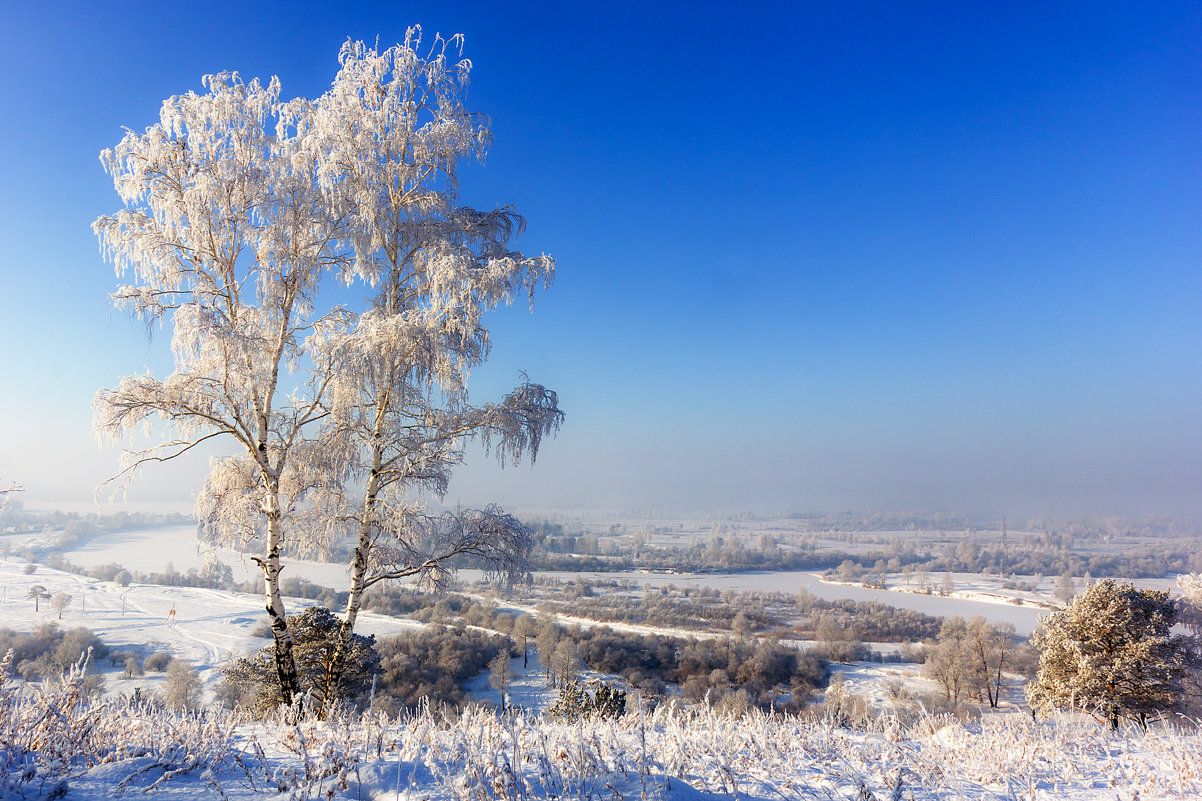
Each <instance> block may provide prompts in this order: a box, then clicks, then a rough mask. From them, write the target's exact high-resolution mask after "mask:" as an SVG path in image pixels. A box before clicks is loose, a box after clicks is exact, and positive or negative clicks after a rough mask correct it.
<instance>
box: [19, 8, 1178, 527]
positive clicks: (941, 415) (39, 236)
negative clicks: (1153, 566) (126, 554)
mask: <svg viewBox="0 0 1202 801" xmlns="http://www.w3.org/2000/svg"><path fill="white" fill-rule="evenodd" d="M81 5H82V4H81ZM348 5H353V6H354V8H347V7H346V6H348ZM980 5H982V4H964V3H959V4H950V3H949V4H906V5H905V7H902V4H896V3H880V4H864V3H840V4H829V3H827V4H817V3H787V4H786V3H780V4H755V3H744V4H737V5H730V4H710V3H689V4H680V5H673V4H660V5H659V6H658V7H656V8H654V9H648V8H641V7H640V6H639V5H637V4H600V5H595V6H584V5H581V4H569V3H562V4H558V3H557V4H551V3H547V4H516V3H515V4H497V3H457V4H446V3H406V2H390V3H380V4H378V5H374V6H373V4H370V3H360V4H341V3H329V4H316V3H315V4H288V5H286V6H280V7H279V8H282V9H286V10H284V11H281V10H277V8H276V7H274V6H270V5H262V6H254V5H253V4H251V5H247V4H242V3H238V4H224V3H211V4H206V5H205V6H204V7H203V9H202V10H201V11H199V12H198V11H195V10H194V7H193V6H190V5H188V4H154V5H153V6H150V5H148V6H146V7H139V6H138V5H136V4H116V7H115V9H110V10H100V9H93V10H81V9H77V8H74V7H72V6H64V5H61V4H55V3H42V4H28V5H27V7H25V8H19V9H16V10H12V11H9V12H6V13H7V16H8V20H9V21H8V24H7V25H6V26H5V29H4V31H3V32H2V33H0V37H3V47H0V77H2V78H3V80H0V107H2V108H4V109H6V113H5V114H4V115H3V121H2V122H0V153H3V158H2V159H0V279H2V281H0V305H2V312H3V313H2V314H0V341H2V342H4V343H5V347H4V349H3V352H2V353H0V368H2V372H0V375H3V376H4V385H3V389H2V390H0V477H3V478H9V477H11V478H13V479H16V480H19V481H21V482H22V483H24V484H25V485H26V486H27V488H28V490H29V491H28V494H27V503H29V504H31V505H34V504H35V503H36V502H37V501H62V500H85V499H87V498H89V497H90V493H91V490H92V487H93V486H94V485H95V484H96V482H97V481H99V480H100V479H102V478H104V477H105V475H106V474H107V473H109V472H111V471H112V470H113V468H114V467H115V464H116V454H115V452H114V451H112V450H106V451H99V450H98V449H97V447H96V445H95V444H94V441H93V440H92V438H91V435H90V401H91V397H92V395H93V394H94V392H95V391H96V389H98V388H100V387H101V386H109V385H112V384H114V383H115V382H116V381H117V380H118V378H119V377H120V376H122V375H124V374H128V373H133V372H139V371H141V370H142V369H144V367H146V366H149V367H151V368H152V369H155V370H156V371H159V372H162V371H164V370H165V369H167V368H168V367H169V363H168V361H167V354H166V348H167V339H166V337H159V338H156V339H154V340H152V341H151V342H149V343H148V342H147V338H146V336H145V333H144V330H143V329H142V328H141V326H140V325H139V324H138V323H135V322H132V321H129V320H127V319H125V318H124V317H123V316H122V315H120V314H118V313H116V312H114V311H111V310H110V309H109V308H108V306H107V301H106V297H107V293H108V292H110V291H111V290H112V289H113V288H114V287H115V285H116V279H115V277H114V276H113V273H112V271H111V268H110V267H109V266H108V265H106V264H105V263H104V262H103V261H102V260H101V258H100V256H99V253H98V251H97V247H96V242H95V239H94V238H93V236H92V234H91V231H90V228H89V225H90V223H91V221H92V220H93V219H95V218H96V217H97V216H99V215H101V214H104V213H108V212H110V211H112V210H113V209H115V208H116V207H117V206H118V204H119V201H118V198H117V196H116V193H115V192H114V191H113V189H112V185H111V182H110V181H109V180H108V178H107V177H106V176H105V175H104V173H103V171H102V170H101V168H100V164H99V162H98V160H97V154H98V153H99V151H100V150H101V149H103V148H105V147H110V146H112V145H113V144H115V143H116V142H117V140H118V139H119V138H120V136H121V129H122V126H127V127H130V128H133V129H135V130H141V129H143V128H145V127H146V126H147V125H149V124H151V123H152V122H153V121H155V119H156V117H157V111H158V106H159V104H160V103H161V101H162V100H163V99H164V98H165V97H167V96H168V95H171V94H175V93H180V92H184V91H188V90H199V89H200V76H201V75H202V74H205V73H208V72H216V71H220V70H228V69H233V70H238V71H240V72H241V73H242V74H243V75H244V76H263V77H266V76H269V75H273V74H274V75H278V76H279V77H280V79H281V81H282V82H283V87H284V93H285V94H286V95H289V96H291V95H308V96H312V95H315V94H317V93H320V92H321V91H322V90H323V89H324V87H325V86H326V85H327V84H328V82H329V81H330V80H331V79H332V77H333V75H334V71H335V69H336V66H337V65H336V54H337V51H338V47H339V46H340V44H341V43H342V42H343V41H344V40H345V39H346V37H348V36H350V37H354V38H362V39H368V40H374V39H375V38H376V37H377V36H378V37H379V40H380V42H381V43H382V44H390V43H393V42H396V41H399V40H400V39H401V38H402V36H403V33H404V29H405V27H406V26H407V25H410V24H413V23H421V24H422V25H423V27H424V28H425V29H426V31H427V32H428V33H433V32H435V31H439V32H442V33H452V32H462V33H463V34H464V35H465V36H466V48H465V55H466V56H467V57H469V58H471V59H472V61H473V62H474V65H475V69H474V72H473V78H472V87H471V91H470V93H469V96H468V99H469V105H470V106H471V107H472V108H474V109H475V110H478V111H482V112H485V113H487V114H489V115H490V116H491V118H492V127H493V132H494V135H495V145H494V147H493V149H492V151H491V153H490V154H489V156H488V160H487V162H486V164H484V165H483V166H479V167H472V168H470V169H468V170H465V172H464V173H463V176H462V189H463V194H464V196H465V198H466V199H467V200H468V201H470V202H472V203H473V204H475V205H477V206H482V207H491V206H493V205H495V204H497V203H514V204H516V205H517V207H518V208H519V210H521V211H522V212H523V213H524V214H525V215H526V217H527V219H528V221H529V228H528V230H527V233H526V234H525V236H524V237H523V239H522V240H521V242H520V244H521V246H522V247H523V248H524V249H526V250H528V251H535V252H539V251H546V252H548V253H551V254H552V255H554V256H555V257H556V258H557V259H558V262H559V276H558V278H557V281H556V285H555V286H554V287H553V288H552V289H551V290H550V291H548V292H546V293H544V294H543V295H541V296H540V297H539V298H538V299H537V301H536V306H535V310H534V313H533V314H528V313H527V312H526V310H525V308H524V307H522V308H515V309H510V310H508V311H504V312H499V313H497V314H496V315H495V316H494V317H493V319H492V326H493V332H494V343H495V346H494V351H493V358H492V360H491V361H490V363H489V364H488V366H487V367H485V368H484V369H482V370H480V371H479V372H478V373H477V375H476V379H477V380H476V383H475V385H474V387H475V389H477V390H478V392H479V395H478V397H480V398H481V399H486V398H488V397H492V396H495V395H498V394H500V393H501V392H503V391H504V389H505V388H506V387H507V386H512V384H513V383H514V382H515V381H516V379H517V375H518V371H520V370H526V371H528V372H529V374H530V376H531V377H532V378H533V379H535V380H538V381H540V382H542V383H545V384H547V385H548V386H551V387H553V388H554V389H556V390H558V391H559V393H560V396H561V400H562V403H563V406H564V407H565V409H566V410H567V412H568V418H567V422H566V424H565V427H564V429H563V432H562V433H561V435H560V437H559V438H558V439H557V440H555V441H552V442H550V443H548V444H547V445H546V447H545V450H544V452H543V454H542V456H541V457H540V459H539V463H538V466H537V467H536V468H535V469H534V470H533V471H531V470H529V469H528V468H526V467H524V466H523V467H519V468H517V469H513V468H511V469H509V470H507V471H505V472H504V473H502V472H500V471H499V470H497V469H495V468H494V467H492V466H491V465H489V464H487V463H486V462H484V461H483V460H481V459H475V460H473V464H472V465H471V466H470V467H469V468H468V469H466V470H464V471H463V473H462V475H461V478H460V479H459V480H457V481H456V483H455V484H454V485H453V487H452V491H451V494H452V496H453V499H461V500H463V501H464V502H482V501H487V500H490V499H493V498H496V499H499V500H502V501H506V502H508V503H511V504H515V505H518V506H526V507H531V506H534V507H543V508H547V507H568V506H573V505H583V506H592V507H601V506H604V507H614V506H618V507H634V506H638V507H647V506H660V507H663V508H667V509H698V510H751V509H763V510H810V509H817V510H823V509H830V510H835V509H914V508H932V507H937V508H944V509H949V510H955V511H966V512H972V513H977V514H981V515H983V516H989V517H998V516H1000V515H1001V514H1002V513H1003V512H1008V513H1009V514H1011V516H1015V515H1025V514H1035V513H1039V512H1049V513H1085V512H1100V513H1121V514H1146V513H1163V514H1177V515H1190V516H1198V517H1202V422H1200V412H1199V410H1200V409H1202V378H1200V377H1199V367H1200V366H1202V315H1200V314H1199V311H1200V301H1202V269H1200V267H1202V264H1200V261H1202V258H1200V257H1202V233H1200V227H1199V222H1200V217H1202V203H1200V201H1202V180H1200V179H1202V147H1200V142H1199V132H1200V131H1202V102H1200V101H1202V80H1200V79H1202V9H1199V8H1198V6H1196V5H1190V4H1184V3H1183V4H1174V3H1163V4H1154V5H1152V4H1139V3H1129V4H1096V3H1095V4H1084V3H1082V4H1067V3H1064V4H1056V5H1055V8H1054V9H1049V8H1047V7H1046V6H1047V4H1029V5H1025V4H1004V7H1003V6H1002V4H999V7H998V8H996V9H983V8H978V7H977V6H980ZM203 470H204V460H203V459H196V460H193V461H192V462H191V463H190V464H184V465H179V466H174V467H172V468H170V469H166V470H162V471H159V472H158V474H157V475H148V476H147V477H146V479H145V480H144V481H143V482H142V484H141V485H140V486H138V487H136V488H135V489H134V490H133V491H132V492H131V495H130V497H131V499H134V500H161V499H173V498H179V499H186V498H187V497H188V495H189V493H190V492H191V490H192V489H193V488H194V486H195V485H196V483H198V481H199V477H200V476H201V475H202V473H203Z"/></svg>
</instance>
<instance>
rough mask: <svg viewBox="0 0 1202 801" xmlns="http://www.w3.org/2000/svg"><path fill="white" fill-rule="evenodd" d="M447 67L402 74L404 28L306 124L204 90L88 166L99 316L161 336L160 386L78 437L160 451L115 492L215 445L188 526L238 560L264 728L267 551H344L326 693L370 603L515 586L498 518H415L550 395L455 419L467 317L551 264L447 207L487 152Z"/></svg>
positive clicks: (259, 101)
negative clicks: (141, 436) (257, 630)
mask: <svg viewBox="0 0 1202 801" xmlns="http://www.w3.org/2000/svg"><path fill="white" fill-rule="evenodd" d="M460 44H461V40H460V39H459V38H458V37H453V38H452V39H450V40H445V39H443V38H441V37H435V40H434V43H433V45H432V46H431V47H429V48H427V49H426V50H425V51H422V50H421V47H422V44H421V35H420V29H417V28H413V29H410V31H408V32H407V34H406V38H405V41H404V43H403V44H401V45H397V46H396V47H393V48H389V49H386V50H384V51H383V52H377V51H376V50H374V49H371V48H368V47H366V46H364V45H362V44H359V43H351V42H348V43H347V45H346V46H344V47H343V50H342V53H341V56H340V62H341V69H340V70H339V72H338V75H337V77H336V79H335V81H334V83H333V85H332V86H331V88H330V90H329V91H328V92H326V93H325V94H324V95H322V96H321V97H319V98H318V99H316V100H312V101H310V100H305V99H297V100H293V101H290V102H281V100H280V86H279V82H278V80H275V79H273V80H272V81H271V82H270V83H269V84H268V85H267V86H266V87H264V86H262V85H261V84H260V83H259V82H258V81H251V82H250V83H244V82H243V81H242V80H241V79H240V78H239V77H238V76H237V75H236V74H228V73H223V74H220V75H217V76H208V77H206V78H205V87H206V89H207V90H208V91H207V93H206V94H203V95H197V94H193V93H189V94H187V95H182V96H177V97H172V98H170V99H168V100H167V101H166V102H165V103H164V104H163V109H162V112H161V115H160V122H159V123H158V124H156V125H154V126H152V127H151V128H149V129H148V130H147V131H146V133H145V134H136V133H133V132H130V133H128V134H127V135H126V137H125V139H124V140H123V141H122V142H121V144H120V145H118V147H117V148H116V149H114V150H110V151H106V152H105V153H104V154H102V161H103V162H104V164H105V166H106V168H107V169H108V170H109V171H110V173H112V175H113V178H114V183H115V185H116V187H117V190H118V192H119V194H120V195H121V197H122V199H123V200H124V201H125V203H126V208H125V209H124V210H122V211H120V212H118V213H117V214H114V215H111V216H106V217H102V218H100V219H99V220H97V222H96V223H95V226H94V228H95V230H96V233H97V235H98V236H99V237H100V240H101V244H102V247H103V250H104V252H105V254H106V255H107V256H108V257H109V258H111V259H112V261H113V262H114V264H115V265H116V268H117V272H118V274H119V275H126V274H132V275H133V279H134V280H133V283H132V284H131V285H130V286H127V287H123V288H122V289H120V290H119V291H118V292H117V293H116V295H115V296H114V299H115V301H116V303H117V305H118V306H120V307H123V308H126V309H128V310H130V311H132V312H133V313H134V314H136V315H138V316H140V317H142V318H143V319H145V320H146V321H147V322H148V324H155V323H159V322H169V323H170V324H171V325H172V327H173V340H172V347H173V351H174V354H175V369H174V372H173V373H172V374H171V375H169V376H167V377H166V378H163V379H159V378H156V377H154V376H152V375H149V374H147V375H143V376H138V377H130V378H126V379H123V380H122V381H121V383H120V384H119V385H118V386H117V387H116V388H115V389H107V390H102V391H101V392H100V393H98V395H97V398H96V402H95V409H96V429H97V432H98V434H99V436H100V437H101V439H102V440H106V439H111V438H117V437H120V436H123V435H126V434H132V433H134V432H135V431H137V430H139V429H141V428H143V427H147V426H150V427H151V428H152V429H153V426H154V424H155V423H158V424H159V425H160V426H161V428H162V430H164V431H168V432H169V434H168V435H167V437H166V438H165V439H163V440H162V441H160V442H158V443H157V444H155V445H154V446H152V447H150V448H147V449H143V450H137V451H131V452H128V453H127V454H126V457H125V462H124V464H123V469H122V472H121V473H120V474H119V476H118V478H117V480H118V481H119V483H123V482H124V480H127V479H128V478H130V477H132V476H133V474H134V473H135V472H136V471H137V470H138V468H140V467H142V466H143V465H146V464H148V463H152V462H156V461H165V460H168V459H173V458H176V457H178V456H180V455H182V454H184V453H187V452H188V451H190V450H191V449H192V448H194V447H196V446H197V445H199V444H201V443H202V442H205V441H207V440H210V439H214V438H225V439H228V440H233V441H234V442H236V443H237V445H238V448H237V449H236V450H237V452H236V453H235V455H233V456H229V457H226V458H221V459H215V460H213V462H212V466H211V470H210V473H209V476H208V479H207V480H206V482H205V486H204V489H203V491H202V493H201V494H200V496H199V498H198V501H197V510H198V516H199V517H200V519H201V521H202V523H203V527H204V531H205V533H206V535H207V536H209V537H210V538H212V539H213V540H215V541H217V542H219V543H221V544H225V545H232V546H236V547H243V548H245V547H247V546H248V545H249V544H250V543H252V542H259V543H261V547H262V549H263V550H262V555H261V556H260V557H258V558H257V560H256V561H257V562H258V564H259V565H260V567H261V568H262V571H263V575H264V593H265V596H266V602H267V609H268V613H269V615H270V620H271V626H272V633H273V635H274V643H275V646H274V653H275V668H276V671H277V675H278V679H279V681H280V685H281V692H282V697H283V700H284V701H285V702H290V701H291V699H292V697H293V696H294V695H296V694H297V693H298V692H299V691H300V689H301V685H300V681H299V679H298V675H297V668H296V660H295V658H294V657H293V655H292V637H291V635H290V633H289V630H288V624H287V618H286V616H285V610H284V606H283V601H282V598H281V596H280V591H279V574H280V570H281V566H282V565H281V556H282V553H283V550H284V548H285V546H286V545H288V546H290V547H291V548H293V549H297V550H302V551H303V550H306V549H307V550H310V551H319V550H323V549H326V548H328V547H329V546H330V545H331V544H332V543H333V542H334V541H336V540H340V539H341V538H342V537H344V536H347V535H350V536H353V537H355V539H356V547H355V549H354V552H353V559H352V564H351V578H352V586H351V594H350V601H349V602H348V605H347V609H346V614H345V616H344V619H343V623H342V629H341V631H340V634H339V637H338V643H339V647H338V648H336V649H335V650H334V652H333V653H332V655H331V664H330V665H329V669H328V670H327V671H326V675H327V677H328V680H329V682H330V686H329V687H328V688H326V689H327V691H329V690H332V689H333V687H334V686H336V685H337V682H338V681H339V676H340V672H341V670H342V667H343V661H344V659H345V653H346V647H347V646H348V644H349V643H350V642H351V639H350V638H351V634H352V632H353V628H354V625H355V619H356V616H357V614H358V610H359V606H360V604H361V599H362V594H363V592H364V591H365V590H366V589H367V588H368V587H370V586H371V585H372V584H374V583H376V582H378V581H382V580H385V579H390V578H400V577H405V576H413V575H417V576H420V577H421V578H422V579H424V580H426V581H427V582H429V583H432V584H435V585H437V584H439V583H440V582H441V580H442V579H443V578H444V577H445V576H446V575H447V574H448V571H449V570H450V569H451V568H452V566H453V561H452V560H455V559H457V558H474V559H476V560H478V561H479V562H480V563H482V564H483V565H484V566H486V567H489V568H492V569H495V570H497V571H499V572H502V573H505V574H508V575H514V574H517V573H520V572H521V571H522V570H523V569H524V566H525V557H526V553H527V550H528V543H529V540H528V534H527V532H526V530H525V528H524V527H523V526H521V524H520V523H518V521H517V520H516V519H514V518H513V517H511V516H509V515H506V514H504V513H503V512H502V511H501V510H499V509H497V508H495V507H488V508H486V509H483V510H469V511H468V512H465V513H457V514H444V515H431V514H427V513H426V512H425V511H424V507H423V506H422V504H421V503H420V502H419V496H420V494H421V493H423V492H433V493H434V494H437V495H441V494H442V493H444V492H445V491H446V487H447V481H448V480H449V475H450V471H451V469H452V468H453V467H454V466H455V465H456V464H458V463H459V462H460V461H461V459H462V456H463V449H464V443H465V442H466V441H467V440H469V439H472V438H475V439H477V440H479V441H481V442H482V443H483V444H484V445H485V447H486V448H491V449H492V450H493V451H494V452H495V453H496V455H497V456H498V457H499V458H500V459H501V461H502V462H503V463H504V462H506V461H509V460H517V459H520V458H522V457H523V456H527V455H528V456H529V457H530V458H531V459H533V458H534V456H535V455H536V454H537V452H538V448H539V445H540V443H541V441H542V439H543V437H544V436H547V435H549V434H552V433H553V432H554V431H555V430H556V429H557V428H558V426H559V424H560V421H561V420H562V417H563V414H562V412H561V411H560V409H559V406H558V399H557V397H556V395H555V393H553V392H551V391H549V390H547V389H546V388H544V387H542V386H540V385H538V384H534V383H531V382H530V381H528V380H523V382H522V383H521V384H520V385H519V386H518V387H517V388H516V389H515V390H514V391H513V392H511V393H510V394H508V395H507V396H505V398H503V399H502V400H501V401H500V402H497V403H489V404H484V405H474V404H472V403H470V402H469V401H468V395H467V379H468V375H469V373H470V370H471V369H472V368H473V367H474V366H476V365H478V364H480V363H481V362H482V361H483V360H484V359H485V358H486V357H487V354H488V349H489V335H488V330H487V328H486V327H485V326H484V324H483V314H484V313H485V312H486V311H487V310H489V309H491V308H493V307H495V306H496V305H498V304H504V303H509V302H511V301H512V300H513V299H514V298H515V297H516V296H517V295H518V294H519V293H520V294H525V295H527V296H528V297H530V298H532V297H533V292H534V289H535V287H536V286H537V285H546V284H547V283H548V282H549V281H550V279H551V276H552V273H553V270H554V262H553V261H552V260H551V259H550V258H549V257H547V256H537V257H531V258H528V257H526V256H524V255H523V254H522V253H520V252H518V251H515V250H512V249H511V246H510V242H511V240H512V239H513V238H514V237H515V236H516V235H517V234H518V233H520V231H521V230H522V228H523V227H524V220H523V219H522V217H521V216H520V215H518V214H517V213H516V212H515V211H514V210H513V209H511V208H509V207H500V208H498V209H496V210H493V211H487V212H485V211H478V210H476V209H472V208H468V207H465V206H461V205H459V203H458V200H457V164H458V162H459V160H460V159H462V158H473V157H479V156H482V155H483V153H484V151H485V149H486V147H487V145H488V143H489V141H490V135H489V131H488V126H487V121H486V120H485V119H484V118H482V117H480V116H478V115H475V114H472V113H470V112H468V111H467V110H466V109H465V107H464V106H463V102H462V93H463V90H464V88H465V87H466V84H467V79H468V75H469V72H470V66H471V65H470V63H469V62H468V61H466V60H459V61H455V62H452V61H451V60H450V55H451V51H452V48H454V47H458V46H459V45H460ZM335 280H337V281H340V282H342V283H345V284H356V285H358V286H361V287H367V288H368V289H369V292H370V299H369V300H368V301H367V303H366V305H365V307H363V308H360V309H347V308H344V307H341V306H331V305H328V304H324V305H323V300H325V299H327V298H328V297H329V293H325V294H323V293H322V291H321V290H322V287H323V285H324V284H325V283H327V282H333V281H335ZM317 695H318V696H319V698H320V697H321V696H322V695H323V693H321V692H318V693H317ZM324 695H331V693H330V692H326V693H324Z"/></svg>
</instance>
